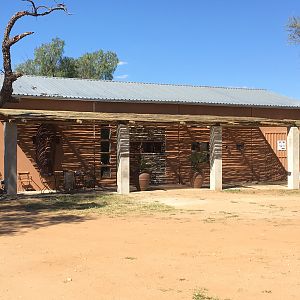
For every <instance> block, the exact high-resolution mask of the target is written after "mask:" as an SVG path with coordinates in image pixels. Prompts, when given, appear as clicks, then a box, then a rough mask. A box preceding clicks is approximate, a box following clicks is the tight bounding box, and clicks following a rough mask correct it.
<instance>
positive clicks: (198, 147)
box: [191, 142, 209, 163]
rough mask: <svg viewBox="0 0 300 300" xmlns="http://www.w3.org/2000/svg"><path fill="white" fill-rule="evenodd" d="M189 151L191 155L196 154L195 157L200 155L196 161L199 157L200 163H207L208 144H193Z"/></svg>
mask: <svg viewBox="0 0 300 300" xmlns="http://www.w3.org/2000/svg"><path fill="white" fill-rule="evenodd" d="M191 150H192V153H198V154H197V155H200V156H199V157H198V159H200V157H201V160H202V162H205V163H208V162H209V142H193V143H192V145H191Z"/></svg>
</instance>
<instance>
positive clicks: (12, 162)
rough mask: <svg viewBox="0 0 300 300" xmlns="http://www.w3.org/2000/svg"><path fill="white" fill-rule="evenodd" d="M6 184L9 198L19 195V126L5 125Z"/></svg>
mask: <svg viewBox="0 0 300 300" xmlns="http://www.w3.org/2000/svg"><path fill="white" fill-rule="evenodd" d="M4 183H5V191H6V193H7V195H9V196H16V195H17V124H15V123H10V122H5V123H4Z"/></svg>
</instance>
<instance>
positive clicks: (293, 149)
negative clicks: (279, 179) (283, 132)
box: [287, 127, 299, 190]
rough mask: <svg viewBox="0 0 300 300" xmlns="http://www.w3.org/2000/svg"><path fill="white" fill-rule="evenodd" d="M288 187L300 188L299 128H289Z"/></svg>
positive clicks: (292, 188)
mask: <svg viewBox="0 0 300 300" xmlns="http://www.w3.org/2000/svg"><path fill="white" fill-rule="evenodd" d="M287 159H288V188H289V189H291V190H295V189H299V129H298V127H290V128H288V136H287Z"/></svg>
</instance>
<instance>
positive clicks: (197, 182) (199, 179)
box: [191, 172, 204, 189]
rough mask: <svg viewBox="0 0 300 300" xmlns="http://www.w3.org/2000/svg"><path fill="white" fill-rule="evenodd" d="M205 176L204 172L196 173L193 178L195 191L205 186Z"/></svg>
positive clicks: (192, 183) (192, 182)
mask: <svg viewBox="0 0 300 300" xmlns="http://www.w3.org/2000/svg"><path fill="white" fill-rule="evenodd" d="M203 181H204V176H203V173H202V172H195V173H194V174H193V176H192V180H191V185H192V187H193V188H195V189H200V188H201V187H202V185H203Z"/></svg>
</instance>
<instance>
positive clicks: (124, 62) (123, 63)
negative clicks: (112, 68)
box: [118, 60, 128, 66]
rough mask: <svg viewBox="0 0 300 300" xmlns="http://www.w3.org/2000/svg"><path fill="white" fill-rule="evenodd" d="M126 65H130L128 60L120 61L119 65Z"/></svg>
mask: <svg viewBox="0 0 300 300" xmlns="http://www.w3.org/2000/svg"><path fill="white" fill-rule="evenodd" d="M124 65H128V62H127V61H122V60H121V61H119V62H118V66H124Z"/></svg>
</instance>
